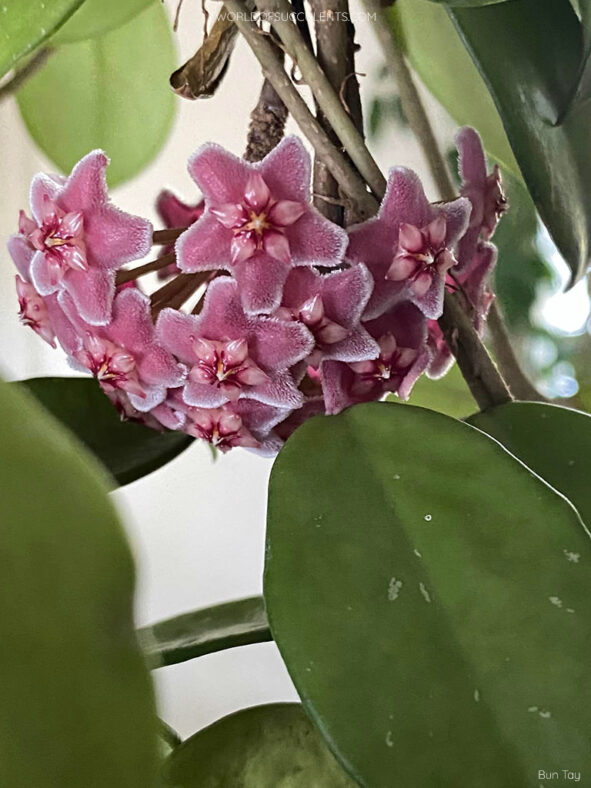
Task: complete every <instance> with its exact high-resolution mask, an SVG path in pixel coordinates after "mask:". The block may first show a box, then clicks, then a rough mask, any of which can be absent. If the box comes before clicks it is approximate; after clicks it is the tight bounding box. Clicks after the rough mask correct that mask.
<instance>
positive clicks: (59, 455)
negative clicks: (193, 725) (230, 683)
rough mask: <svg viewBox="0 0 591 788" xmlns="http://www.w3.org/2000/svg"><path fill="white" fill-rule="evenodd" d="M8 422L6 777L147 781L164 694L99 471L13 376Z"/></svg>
mask: <svg viewBox="0 0 591 788" xmlns="http://www.w3.org/2000/svg"><path fill="white" fill-rule="evenodd" d="M0 422H1V431H2V441H1V442H0V490H1V494H0V521H1V522H2V528H1V529H0V573H1V576H2V593H1V594H0V694H1V696H2V702H1V703H0V785H2V786H6V788H8V786H10V787H11V788H12V787H13V786H14V788H65V786H72V788H74V786H80V787H81V788H82V786H84V788H105V786H113V788H114V787H115V786H117V788H149V786H151V785H152V779H153V776H154V773H155V769H156V745H157V740H156V716H155V709H154V701H153V697H152V688H151V686H150V681H149V676H148V673H147V671H146V667H145V665H144V662H143V659H142V657H141V654H140V652H139V649H138V646H137V643H136V640H135V637H134V630H133V620H132V594H133V580H134V572H133V564H132V559H131V555H130V551H129V548H128V546H127V544H126V542H125V539H124V536H123V531H122V529H121V527H120V525H119V522H118V521H117V517H116V515H115V512H114V509H113V507H112V505H111V504H110V502H109V499H108V496H107V494H106V489H105V487H104V484H103V483H102V477H103V471H102V470H101V468H100V466H99V465H98V463H96V462H94V460H93V459H92V457H91V456H90V455H89V454H87V452H86V451H85V450H84V448H83V447H82V446H81V445H80V444H79V443H78V442H77V441H74V440H73V439H72V438H71V436H70V435H69V434H68V433H67V432H66V431H65V430H62V429H61V428H60V427H59V425H58V424H57V422H55V420H54V419H52V418H51V417H50V416H49V415H48V414H47V413H45V412H44V411H43V409H42V408H40V407H39V406H38V404H37V403H35V401H34V400H33V398H32V397H30V396H29V395H28V394H26V393H25V392H23V391H20V390H19V389H17V388H15V387H14V386H7V385H6V384H1V386H0Z"/></svg>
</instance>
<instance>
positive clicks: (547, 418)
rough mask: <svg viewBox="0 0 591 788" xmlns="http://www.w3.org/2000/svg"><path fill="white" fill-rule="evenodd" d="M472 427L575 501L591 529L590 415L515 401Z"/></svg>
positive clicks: (474, 420) (485, 415)
mask: <svg viewBox="0 0 591 788" xmlns="http://www.w3.org/2000/svg"><path fill="white" fill-rule="evenodd" d="M468 423H469V424H472V425H473V426H474V427H478V429H480V430H483V431H484V432H486V433H488V434H489V435H492V437H493V438H496V439H497V440H498V441H500V442H501V443H502V444H503V446H505V447H506V448H507V449H508V450H509V451H510V452H511V454H514V455H515V456H516V457H519V459H520V460H522V461H523V462H524V463H525V464H526V465H528V466H529V467H530V468H531V469H532V470H533V471H535V472H536V473H537V474H539V475H540V476H541V477H542V478H543V479H545V480H546V481H547V482H548V483H549V484H551V485H552V487H554V488H555V489H556V490H559V491H560V492H561V493H562V494H563V495H566V497H567V498H568V499H569V501H571V503H573V504H574V505H575V506H576V508H577V510H578V512H579V514H580V515H581V517H582V518H583V520H584V521H585V523H586V524H587V526H588V527H589V528H590V529H591V483H590V481H589V458H590V457H591V416H590V415H589V414H587V413H581V412H580V411H578V410H571V409H570V408H562V407H560V406H559V405H546V404H544V403H540V402H510V403H508V404H507V405H499V406H498V407H496V408H491V410H487V411H486V412H485V413H476V414H475V415H474V416H471V417H470V418H469V419H468Z"/></svg>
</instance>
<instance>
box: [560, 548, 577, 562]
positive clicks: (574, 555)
mask: <svg viewBox="0 0 591 788" xmlns="http://www.w3.org/2000/svg"><path fill="white" fill-rule="evenodd" d="M562 552H563V553H564V555H565V556H566V560H567V561H570V562H571V563H572V564H578V563H579V559H580V558H581V554H580V553H573V552H571V551H570V550H563V551H562Z"/></svg>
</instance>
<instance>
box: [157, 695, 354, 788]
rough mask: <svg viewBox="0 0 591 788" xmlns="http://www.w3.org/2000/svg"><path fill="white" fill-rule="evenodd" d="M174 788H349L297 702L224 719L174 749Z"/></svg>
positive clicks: (168, 780) (169, 767)
mask: <svg viewBox="0 0 591 788" xmlns="http://www.w3.org/2000/svg"><path fill="white" fill-rule="evenodd" d="M164 775H165V784H166V785H171V786H174V788H222V787H224V788H225V787H226V786H227V788H279V786H281V788H283V787H285V788H352V786H353V783H352V782H351V781H350V780H349V778H348V777H347V776H346V775H345V773H344V772H343V771H342V769H341V767H340V766H339V765H338V764H337V762H336V761H335V759H334V758H333V756H332V755H331V753H330V751H329V750H328V748H327V746H326V744H325V743H324V741H323V740H322V737H321V736H320V734H319V733H318V732H317V731H316V730H315V729H314V726H313V725H312V724H311V723H310V721H309V720H308V718H307V717H306V715H305V714H304V712H303V711H302V708H301V706H299V705H298V704H296V703H274V704H270V705H268V706H255V707H253V708H250V709H245V710H244V711H239V712H237V713H236V714H232V715H231V716H229V717H224V718H223V719H221V720H218V722H215V723H214V724H213V725H210V726H209V728H205V730H202V731H199V733H196V734H195V735H194V736H192V737H191V738H190V739H187V741H185V742H183V744H181V745H180V746H179V747H177V748H176V749H175V750H174V751H173V753H172V755H171V756H170V757H169V759H168V761H167V762H166V764H165V767H164Z"/></svg>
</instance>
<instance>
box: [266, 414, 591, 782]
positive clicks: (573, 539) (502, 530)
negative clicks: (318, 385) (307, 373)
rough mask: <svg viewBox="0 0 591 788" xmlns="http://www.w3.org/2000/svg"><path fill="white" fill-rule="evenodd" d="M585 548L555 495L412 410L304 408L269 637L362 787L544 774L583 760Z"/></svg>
mask: <svg viewBox="0 0 591 788" xmlns="http://www.w3.org/2000/svg"><path fill="white" fill-rule="evenodd" d="M572 556H577V560H574V559H572ZM590 562H591V540H590V536H589V533H588V532H587V531H586V529H585V527H584V526H583V524H582V522H581V520H580V518H579V517H578V515H577V513H576V511H575V510H574V508H573V507H572V506H571V505H570V504H569V502H568V501H567V500H566V499H564V498H563V497H562V496H560V495H558V494H557V493H556V492H555V491H554V490H553V489H552V488H551V487H549V486H548V485H547V484H545V483H544V482H543V481H542V480H541V479H540V478H539V477H537V476H536V475H535V474H533V473H532V472H531V471H530V470H529V469H528V468H527V467H526V466H525V465H523V464H522V463H520V462H518V461H517V460H516V459H515V458H514V457H513V456H512V455H511V454H509V453H508V452H507V451H505V449H504V448H503V447H502V446H501V445H500V444H499V443H498V442H496V441H493V440H491V439H490V438H489V437H488V436H486V435H485V434H484V433H482V432H479V431H478V430H475V429H474V428H472V427H470V426H469V425H467V424H464V423H462V422H459V421H456V420H454V419H451V418H449V417H447V416H443V415H441V414H437V413H434V412H432V411H428V410H424V409H422V408H414V407H412V406H410V405H407V406H399V405H393V404H388V403H372V404H367V405H359V406H356V407H353V408H350V409H349V410H347V411H345V412H344V413H342V414H340V415H339V416H336V417H317V418H315V419H312V420H310V421H309V422H307V423H306V424H304V425H303V426H302V427H301V428H300V429H299V430H298V431H297V432H296V433H295V434H294V435H293V436H292V437H291V438H290V440H289V441H288V442H287V444H286V446H285V447H284V449H283V450H282V452H281V453H280V455H279V457H278V459H277V461H276V462H275V466H274V468H273V472H272V476H271V483H270V495H269V514H268V533H267V562H266V568H265V601H266V605H267V612H268V615H269V620H270V623H271V631H272V632H273V636H274V638H275V640H276V642H277V644H278V646H279V649H280V651H281V654H282V656H283V658H284V660H285V663H286V665H287V667H288V669H289V672H290V674H291V676H292V678H293V680H294V683H295V685H296V688H297V689H298V692H299V694H300V697H301V698H302V701H303V703H304V706H305V707H306V710H307V711H308V712H309V714H310V715H311V716H312V718H313V719H314V721H315V722H316V724H317V725H318V727H319V728H320V730H321V731H322V732H323V734H324V735H325V737H326V739H327V741H328V742H329V745H330V746H331V748H333V749H334V751H335V753H336V754H337V755H338V757H339V758H340V759H341V760H342V762H343V764H344V765H345V766H346V767H347V768H348V769H349V770H350V771H351V773H352V774H353V775H354V776H355V777H356V778H357V779H358V781H359V782H360V784H361V785H365V786H371V787H372V788H391V786H392V785H393V784H397V785H402V786H411V785H412V786H413V788H432V786H434V785H441V786H469V785H470V786H472V785H474V786H476V785H478V786H479V787H480V788H499V786H501V785H503V786H505V785H506V786H509V785H515V786H517V785H519V786H521V787H522V788H529V787H531V788H538V785H539V780H538V770H539V769H540V768H541V764H544V767H546V768H548V769H550V770H556V771H558V770H560V769H563V768H565V766H564V764H565V763H567V762H568V763H571V764H576V765H577V766H576V768H577V769H578V770H581V771H582V772H587V771H589V770H590V769H591V753H590V751H589V747H588V739H589V734H590V732H591V709H590V707H589V704H588V702H587V698H588V694H589V692H590V691H591V676H590V674H589V671H588V653H589V636H590V632H589V628H590V625H589V620H590V615H591V574H590V573H589V571H588V567H589V564H590Z"/></svg>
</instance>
